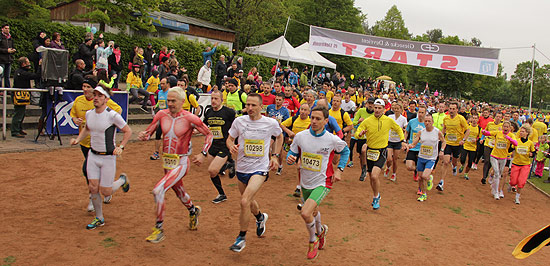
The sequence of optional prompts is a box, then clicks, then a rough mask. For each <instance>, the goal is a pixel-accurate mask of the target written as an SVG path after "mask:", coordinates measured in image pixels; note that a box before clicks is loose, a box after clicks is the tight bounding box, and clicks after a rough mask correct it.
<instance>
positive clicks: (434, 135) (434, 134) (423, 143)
mask: <svg viewBox="0 0 550 266" xmlns="http://www.w3.org/2000/svg"><path fill="white" fill-rule="evenodd" d="M419 142H420V152H419V153H418V157H420V158H422V159H426V160H435V159H437V155H438V154H439V151H438V150H437V145H438V144H439V129H438V128H437V127H434V128H433V129H432V131H430V132H428V130H426V129H425V128H424V129H422V130H421V131H420V141H419Z"/></svg>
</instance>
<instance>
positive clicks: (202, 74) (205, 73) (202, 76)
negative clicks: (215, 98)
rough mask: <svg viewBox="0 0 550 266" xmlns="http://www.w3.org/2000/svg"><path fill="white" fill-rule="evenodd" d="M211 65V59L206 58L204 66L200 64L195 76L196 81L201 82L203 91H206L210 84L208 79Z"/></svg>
mask: <svg viewBox="0 0 550 266" xmlns="http://www.w3.org/2000/svg"><path fill="white" fill-rule="evenodd" d="M214 48H215V47H214ZM211 65H212V61H210V60H206V63H205V64H204V66H202V67H201V69H200V70H199V76H198V77H197V81H198V82H200V83H201V84H202V88H203V92H207V91H208V87H209V86H210V81H211V77H212V69H211V68H210V67H211Z"/></svg>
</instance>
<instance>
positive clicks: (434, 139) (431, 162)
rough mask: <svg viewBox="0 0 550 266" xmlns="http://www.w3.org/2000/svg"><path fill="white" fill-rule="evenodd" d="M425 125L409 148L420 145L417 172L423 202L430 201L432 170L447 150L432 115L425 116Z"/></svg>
mask: <svg viewBox="0 0 550 266" xmlns="http://www.w3.org/2000/svg"><path fill="white" fill-rule="evenodd" d="M418 115H420V113H418ZM418 117H419V116H417V118H418ZM411 121H412V120H411ZM424 123H425V125H426V128H424V129H422V130H420V131H419V132H418V134H416V137H415V138H414V141H413V143H411V144H409V148H414V147H415V146H416V145H417V144H420V152H419V155H418V162H417V164H416V170H417V171H418V175H419V176H420V179H419V180H418V186H419V187H420V191H421V192H422V194H421V195H420V197H418V199H417V200H418V201H421V202H422V201H425V200H427V199H428V194H427V193H428V191H430V190H432V186H433V176H432V170H433V167H434V166H435V159H436V158H437V157H438V156H439V157H443V150H445V146H446V144H445V137H444V136H443V133H441V131H439V129H437V128H436V127H434V125H433V117H432V116H431V115H425V120H424ZM440 141H441V149H440V150H439V152H438V150H437V147H438V146H439V142H440Z"/></svg>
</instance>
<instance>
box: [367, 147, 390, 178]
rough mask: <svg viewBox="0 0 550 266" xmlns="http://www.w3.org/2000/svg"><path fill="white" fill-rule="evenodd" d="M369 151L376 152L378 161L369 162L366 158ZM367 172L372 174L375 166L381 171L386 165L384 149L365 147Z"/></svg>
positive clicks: (386, 156) (385, 150) (386, 152)
mask: <svg viewBox="0 0 550 266" xmlns="http://www.w3.org/2000/svg"><path fill="white" fill-rule="evenodd" d="M369 150H372V151H378V152H379V153H380V154H379V155H378V160H376V161H371V160H369V159H368V158H369V156H368V152H369ZM366 156H367V172H369V173H370V172H372V169H373V168H374V167H375V166H376V167H378V168H380V169H382V168H383V167H384V165H385V164H386V159H387V158H388V150H387V149H386V148H383V149H370V148H368V147H367V155H366Z"/></svg>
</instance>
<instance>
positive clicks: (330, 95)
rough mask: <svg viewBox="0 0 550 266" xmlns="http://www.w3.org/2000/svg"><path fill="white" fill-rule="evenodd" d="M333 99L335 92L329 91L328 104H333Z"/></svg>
mask: <svg viewBox="0 0 550 266" xmlns="http://www.w3.org/2000/svg"><path fill="white" fill-rule="evenodd" d="M332 97H334V92H332V91H331V90H329V91H327V102H328V103H331V102H332Z"/></svg>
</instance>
